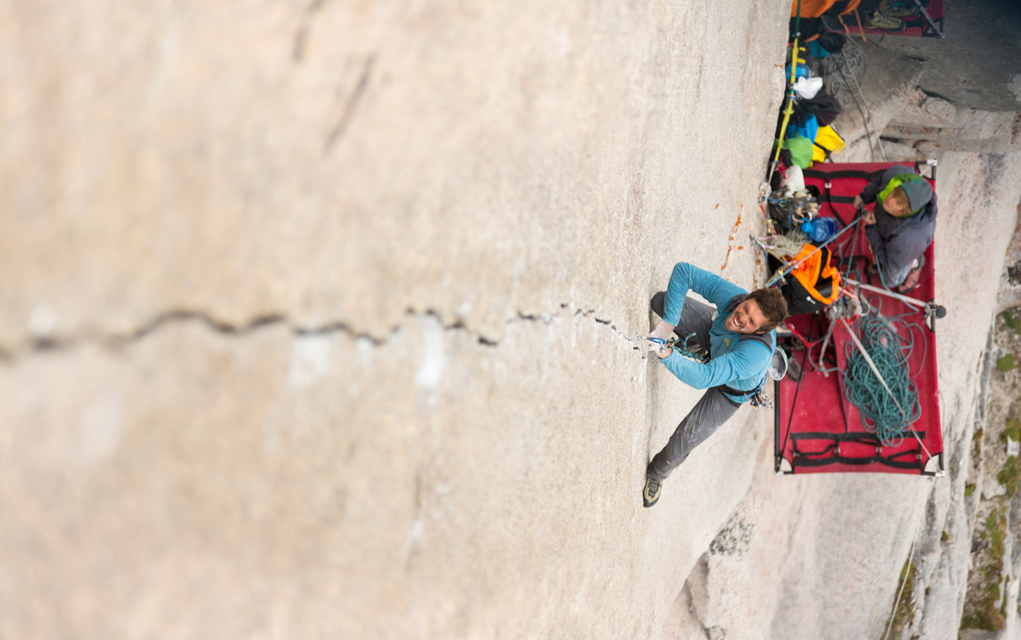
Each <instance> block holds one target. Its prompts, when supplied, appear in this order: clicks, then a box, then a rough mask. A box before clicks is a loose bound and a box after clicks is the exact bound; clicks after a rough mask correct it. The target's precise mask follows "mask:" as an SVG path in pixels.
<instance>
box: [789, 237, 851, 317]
mask: <svg viewBox="0 0 1021 640" xmlns="http://www.w3.org/2000/svg"><path fill="white" fill-rule="evenodd" d="M815 250H816V247H815V245H812V244H805V246H804V248H803V249H802V250H801V252H800V253H798V255H796V256H794V258H793V259H791V264H796V263H797V262H798V261H799V260H801V259H803V258H805V257H806V256H808V257H807V259H805V261H804V262H802V263H801V264H799V265H798V266H797V268H796V269H794V271H792V272H791V274H790V275H793V276H794V278H793V279H791V278H788V279H787V284H785V285H784V286H783V287H781V292H782V293H783V296H784V298H785V299H786V300H787V310H788V312H789V313H790V314H791V315H795V314H799V313H814V312H816V311H819V310H821V309H825V308H826V307H828V306H830V305H831V304H833V302H834V301H835V300H836V299H837V298H838V297H839V296H840V284H841V278H840V271H839V270H837V268H836V267H834V266H833V265H832V264H830V261H831V259H832V258H833V255H832V254H831V253H830V250H829V249H828V248H827V247H823V248H822V249H820V250H819V251H815ZM813 251H815V253H812V252H813Z"/></svg>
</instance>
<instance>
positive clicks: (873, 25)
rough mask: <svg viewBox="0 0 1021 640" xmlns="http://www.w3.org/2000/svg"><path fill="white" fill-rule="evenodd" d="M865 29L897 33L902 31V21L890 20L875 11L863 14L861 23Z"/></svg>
mask: <svg viewBox="0 0 1021 640" xmlns="http://www.w3.org/2000/svg"><path fill="white" fill-rule="evenodd" d="M862 22H863V24H864V25H865V28H866V29H882V30H883V31H889V32H890V33H897V32H898V31H903V30H904V21H902V20H898V19H897V18H891V17H889V16H887V15H885V14H883V13H882V12H881V11H879V10H878V9H876V10H875V11H872V12H868V11H866V12H865V19H864V20H863V21H862Z"/></svg>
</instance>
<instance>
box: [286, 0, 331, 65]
mask: <svg viewBox="0 0 1021 640" xmlns="http://www.w3.org/2000/svg"><path fill="white" fill-rule="evenodd" d="M324 4H326V0H312V2H311V3H310V4H309V5H308V6H307V7H306V8H305V11H304V12H303V15H302V16H301V24H300V25H298V32H297V33H296V34H295V35H294V50H293V51H292V52H291V60H292V61H294V62H295V63H298V62H301V61H302V60H303V59H304V58H305V44H306V43H307V42H308V30H309V26H310V23H311V22H312V18H314V17H315V14H316V13H318V11H319V10H320V9H322V8H323V5H324Z"/></svg>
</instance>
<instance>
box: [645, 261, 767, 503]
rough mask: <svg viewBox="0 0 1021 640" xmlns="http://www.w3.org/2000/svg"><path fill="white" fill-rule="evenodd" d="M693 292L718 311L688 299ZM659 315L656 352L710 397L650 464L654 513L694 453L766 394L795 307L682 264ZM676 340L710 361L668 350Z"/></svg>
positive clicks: (655, 303)
mask: <svg viewBox="0 0 1021 640" xmlns="http://www.w3.org/2000/svg"><path fill="white" fill-rule="evenodd" d="M689 291H693V292H695V293H697V294H698V295H700V296H702V297H703V298H705V299H706V300H708V301H709V302H710V303H712V304H713V305H715V307H716V309H713V307H711V306H709V305H707V304H704V303H702V302H700V301H698V300H696V299H694V298H690V297H688V292H689ZM652 310H653V311H655V312H656V314H657V315H659V316H660V317H661V318H662V319H663V320H662V321H661V322H660V323H659V324H658V325H657V326H656V328H655V329H654V330H653V332H652V336H651V338H654V339H656V341H652V340H650V345H649V350H650V351H653V352H655V354H656V355H657V356H658V357H659V359H660V362H662V363H663V365H664V366H666V368H667V369H668V370H669V371H670V373H672V374H674V375H675V376H677V377H678V378H679V379H680V380H681V381H682V382H684V383H686V384H689V385H691V386H692V387H695V388H696V389H706V390H707V391H706V393H705V395H703V396H702V399H701V400H699V401H698V403H697V404H696V405H695V407H694V408H693V409H692V410H691V412H689V413H688V415H687V416H685V418H684V420H682V421H681V424H680V425H678V426H677V429H676V430H675V431H674V433H673V435H672V436H670V441H669V442H667V445H666V446H665V447H664V448H663V450H662V451H660V452H659V453H658V454H656V456H655V457H654V458H653V459H652V462H651V463H649V466H648V469H647V470H646V477H645V489H644V490H643V492H642V501H643V503H644V504H645V506H646V507H651V506H652V505H654V504H656V501H657V500H659V496H660V493H661V491H662V483H663V481H664V480H666V478H667V477H668V476H669V475H670V474H671V473H672V472H673V470H674V469H676V468H677V467H678V466H679V465H680V464H681V463H682V462H684V460H685V459H686V458H687V457H688V454H689V453H691V450H692V449H694V448H695V447H696V446H697V445H699V444H701V443H702V442H704V441H705V440H706V438H708V437H709V436H711V435H712V434H713V433H715V432H716V430H717V429H719V428H720V427H721V426H722V425H723V423H725V422H726V421H727V420H729V419H730V417H731V416H732V415H734V413H735V412H736V411H737V409H738V408H739V407H740V406H741V405H742V404H743V403H744V402H746V401H747V400H749V399H750V398H751V397H752V396H753V395H755V394H756V393H758V392H759V391H760V390H761V389H762V385H763V384H764V382H765V378H766V372H767V371H768V369H769V365H770V364H771V363H772V360H773V352H774V350H775V349H776V333H775V332H774V331H773V330H774V329H775V328H776V327H777V326H778V325H779V324H780V323H781V322H783V321H784V319H786V318H787V303H786V302H785V301H784V298H783V295H782V294H781V293H780V291H779V290H777V289H765V288H764V289H756V290H755V291H752V292H751V293H748V292H747V291H745V290H744V289H742V288H741V287H738V286H737V285H735V284H732V283H730V282H727V281H726V280H724V279H723V278H721V277H719V276H717V275H714V274H712V273H709V272H708V271H704V270H702V269H699V268H698V267H695V266H693V265H690V264H688V263H686V262H679V263H677V265H676V266H674V270H673V273H672V274H671V276H670V284H669V286H668V287H667V290H666V292H665V293H664V292H662V291H661V292H659V293H657V294H656V295H654V296H653V297H652ZM717 310H719V311H717ZM671 333H676V334H677V335H678V336H679V337H680V340H678V345H680V344H682V342H683V340H684V338H685V337H686V336H688V335H691V336H692V337H691V338H689V339H688V340H687V343H686V346H685V348H686V349H687V350H689V351H691V352H693V353H696V354H698V355H703V356H706V357H707V358H708V360H707V361H706V362H705V363H704V364H703V363H699V362H696V361H694V360H691V359H689V358H686V357H684V356H682V355H681V354H679V353H677V352H676V351H675V350H674V349H671V348H670V347H669V346H667V345H665V344H664V342H663V341H665V340H666V339H667V338H669V337H670V334H671ZM692 334H693V335H692Z"/></svg>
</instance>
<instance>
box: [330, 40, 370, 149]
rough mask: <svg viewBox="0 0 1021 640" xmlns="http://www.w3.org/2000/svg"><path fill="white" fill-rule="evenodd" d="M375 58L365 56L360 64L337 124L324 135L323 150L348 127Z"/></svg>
mask: <svg viewBox="0 0 1021 640" xmlns="http://www.w3.org/2000/svg"><path fill="white" fill-rule="evenodd" d="M375 60H376V58H375V56H368V57H367V58H365V63H364V65H363V66H362V74H361V77H360V78H359V80H358V84H357V85H356V86H355V89H354V91H352V92H351V95H350V96H348V98H347V100H346V101H345V102H344V108H343V109H342V110H341V112H340V118H338V119H337V124H336V125H334V127H333V130H331V131H330V135H328V136H327V137H326V148H325V150H324V151H326V152H327V153H328V152H329V151H330V149H332V148H333V145H334V144H336V142H337V140H339V139H340V138H341V137H343V135H344V133H345V132H346V131H347V129H348V127H350V126H351V120H352V118H353V117H354V113H355V109H357V107H358V102H359V101H360V100H361V99H362V95H364V94H365V88H366V87H367V86H368V84H369V76H370V75H371V74H372V65H373V64H374V63H375Z"/></svg>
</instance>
